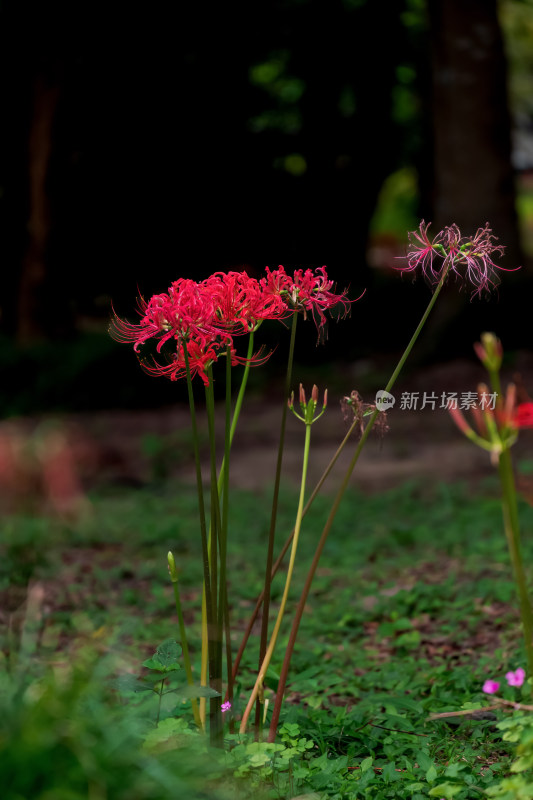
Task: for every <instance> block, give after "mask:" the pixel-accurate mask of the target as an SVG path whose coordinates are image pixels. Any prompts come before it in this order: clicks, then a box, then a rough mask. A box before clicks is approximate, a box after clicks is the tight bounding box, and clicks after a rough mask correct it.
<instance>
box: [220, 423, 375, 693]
mask: <svg viewBox="0 0 533 800" xmlns="http://www.w3.org/2000/svg"><path fill="white" fill-rule="evenodd" d="M359 424H360V423H359V420H358V419H354V421H353V422H352V424H351V425H350V428H349V429H348V432H347V433H346V435H345V437H344V439H343V440H342V442H341V443H340V445H339V446H338V448H337V450H336V451H335V453H334V455H333V457H332V458H331V460H330V462H329V464H328V465H327V467H326V468H325V470H324V472H323V473H322V475H321V476H320V478H319V480H318V481H317V483H316V485H315V488H314V489H313V491H312V492H311V495H310V497H309V500H308V501H307V503H306V504H305V507H304V509H303V512H302V519H305V515H306V514H307V512H308V511H309V509H310V508H311V506H312V505H313V502H314V501H315V499H316V497H317V496H318V494H319V492H320V490H321V488H322V486H323V485H324V482H325V480H326V478H327V477H328V475H329V474H330V472H331V470H332V469H333V467H334V466H335V464H336V462H337V459H338V458H339V456H340V454H341V453H342V451H343V450H344V448H345V446H346V444H347V443H348V440H349V439H350V437H351V435H352V433H353V432H354V430H355V429H356V428H357V427H358V426H359ZM293 536H294V528H293V529H292V531H291V533H290V534H289V536H288V537H287V539H286V540H285V544H284V545H283V547H282V548H281V551H280V553H279V555H278V557H277V559H276V561H275V562H274V564H273V565H272V572H271V574H270V580H271V581H272V580H273V579H274V577H275V575H276V573H277V571H278V569H279V567H280V566H281V564H282V563H283V559H284V558H285V554H286V553H287V550H288V549H289V547H290V545H291V542H292V539H293ZM263 597H264V589H262V590H261V593H260V594H259V597H258V598H257V600H256V603H255V607H254V610H253V611H252V613H251V615H250V618H249V619H248V623H247V625H246V629H245V631H244V635H243V637H242V641H241V644H240V647H239V649H238V651H237V655H236V656H235V660H234V662H233V681H235V678H236V677H237V672H238V670H239V666H240V663H241V659H242V656H243V653H244V650H245V648H246V645H247V643H248V639H249V638H250V634H251V632H252V628H253V626H254V622H255V620H256V619H257V615H258V613H259V609H260V608H261V605H262V603H263ZM226 699H227V698H226Z"/></svg>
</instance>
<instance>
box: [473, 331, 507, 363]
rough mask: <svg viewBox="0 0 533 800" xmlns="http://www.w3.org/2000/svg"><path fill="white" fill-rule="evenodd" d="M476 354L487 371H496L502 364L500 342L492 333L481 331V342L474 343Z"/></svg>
mask: <svg viewBox="0 0 533 800" xmlns="http://www.w3.org/2000/svg"><path fill="white" fill-rule="evenodd" d="M474 350H475V351H476V355H477V357H478V358H479V360H480V361H481V363H482V364H483V366H484V367H486V368H487V369H488V370H489V372H498V370H499V369H500V367H501V365H502V359H503V347H502V343H501V342H500V340H499V339H498V337H497V336H496V335H495V334H494V333H482V334H481V342H476V343H475V345H474Z"/></svg>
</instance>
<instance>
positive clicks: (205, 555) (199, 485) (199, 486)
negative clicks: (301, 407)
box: [183, 344, 211, 605]
mask: <svg viewBox="0 0 533 800" xmlns="http://www.w3.org/2000/svg"><path fill="white" fill-rule="evenodd" d="M183 354H184V358H185V369H186V373H187V393H188V396H189V409H190V412H191V428H192V441H193V448H194V462H195V466H196V490H197V492H198V512H199V516H200V536H201V540H202V561H203V567H204V587H205V593H206V597H207V598H208V599H209V605H211V580H210V573H209V549H208V546H207V525H206V521H205V503H204V490H203V482H202V466H201V462H200V448H199V445H198V423H197V421H196V408H195V404H194V393H193V390H192V380H191V370H190V367H189V355H188V353H187V346H186V344H184V347H183Z"/></svg>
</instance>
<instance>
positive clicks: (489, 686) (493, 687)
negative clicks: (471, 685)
mask: <svg viewBox="0 0 533 800" xmlns="http://www.w3.org/2000/svg"><path fill="white" fill-rule="evenodd" d="M499 688H500V684H499V683H498V681H491V680H487V681H485V683H484V684H483V688H482V690H481V691H482V692H485V694H496V692H497V691H498V689H499Z"/></svg>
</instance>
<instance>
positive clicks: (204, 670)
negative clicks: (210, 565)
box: [200, 331, 254, 724]
mask: <svg viewBox="0 0 533 800" xmlns="http://www.w3.org/2000/svg"><path fill="white" fill-rule="evenodd" d="M253 351H254V331H250V334H249V337H248V352H247V354H246V362H245V366H244V372H243V376H242V379H241V385H240V388H239V393H238V395H237V400H236V401H235V408H234V410H233V416H232V420H231V427H230V432H229V446H230V449H231V445H232V443H233V437H234V436H235V430H236V428H237V422H238V420H239V415H240V413H241V409H242V403H243V400H244V395H245V392H246V385H247V382H248V376H249V374H250V366H251V359H252V355H253ZM226 368H227V365H226ZM226 408H227V405H226ZM225 441H226V439H225ZM225 452H226V448H224V453H225ZM226 473H227V469H226V455H224V459H223V461H222V465H221V467H220V472H219V476H218V482H217V490H218V494H219V497H220V495H221V492H222V486H223V483H224V476H225V475H226ZM210 533H211V532H210ZM226 606H227V601H226ZM225 625H226V630H227V629H228V626H229V615H228V613H226V620H225ZM228 641H229V638H228V634H226V652H227V662H228V665H229V664H230V661H231V645H230V644H228ZM207 674H208V634H207V620H206V600H205V593H202V659H201V669H200V680H201V684H202V686H204V685H206V684H207ZM228 676H231V677H229V678H228V680H230V681H231V688H232V687H233V683H234V680H235V678H234V670H233V667H231V669H229V671H228ZM205 707H206V698H205V697H201V698H200V716H201V719H202V723H204V724H205Z"/></svg>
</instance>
